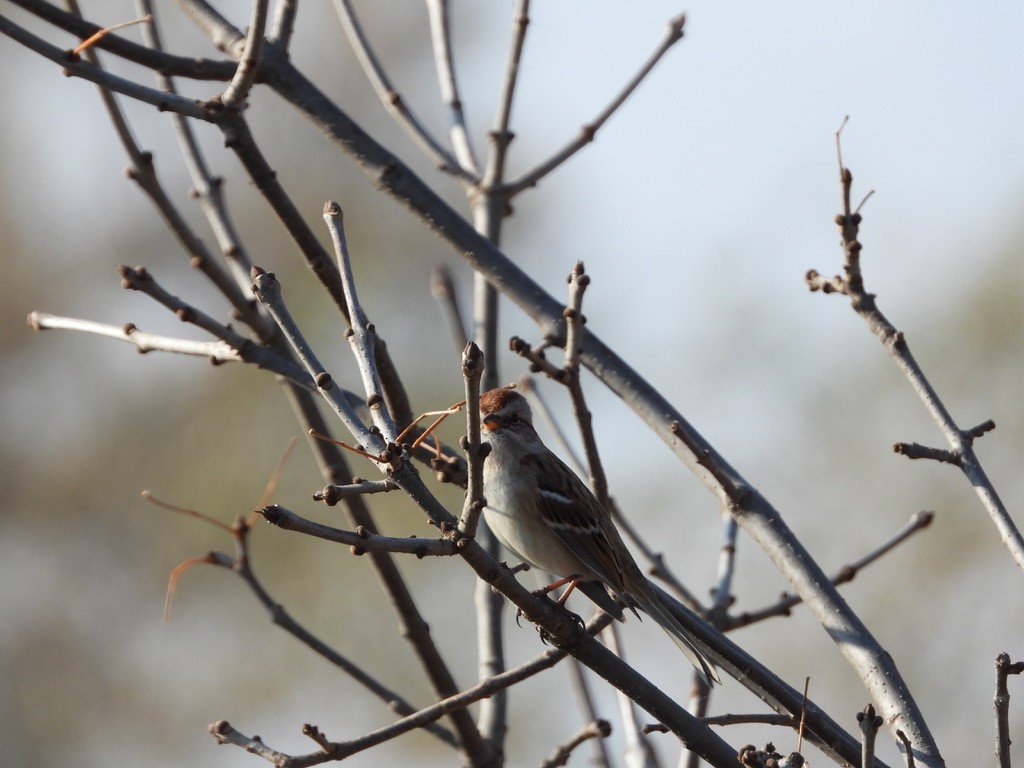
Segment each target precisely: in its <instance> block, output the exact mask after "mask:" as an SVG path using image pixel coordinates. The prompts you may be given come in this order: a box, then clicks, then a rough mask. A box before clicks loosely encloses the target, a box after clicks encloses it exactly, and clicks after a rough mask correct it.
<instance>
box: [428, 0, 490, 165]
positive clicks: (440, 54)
mask: <svg viewBox="0 0 1024 768" xmlns="http://www.w3.org/2000/svg"><path fill="white" fill-rule="evenodd" d="M448 8H449V4H448V0H427V17H428V19H429V23H430V43H431V47H432V48H433V50H434V66H435V68H436V69H437V82H438V85H439V86H440V88H441V100H442V101H443V102H444V104H445V106H447V107H448V126H449V128H448V135H449V138H450V139H451V142H452V147H453V148H454V150H455V157H456V158H457V159H458V161H459V165H460V166H461V167H462V169H463V170H464V171H466V172H467V173H468V174H470V175H471V176H473V177H476V176H479V175H480V172H479V171H478V170H477V163H476V157H475V156H474V154H473V145H472V142H470V140H469V129H468V128H467V127H466V113H465V110H464V109H463V106H462V98H461V96H460V95H459V86H458V83H457V82H456V80H455V63H454V56H453V55H452V39H451V24H450V16H449V13H448Z"/></svg>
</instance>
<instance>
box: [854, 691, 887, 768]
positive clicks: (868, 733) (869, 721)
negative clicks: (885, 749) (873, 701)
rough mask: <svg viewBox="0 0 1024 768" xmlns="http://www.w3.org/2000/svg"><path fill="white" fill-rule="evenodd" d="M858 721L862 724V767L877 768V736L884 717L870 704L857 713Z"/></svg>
mask: <svg viewBox="0 0 1024 768" xmlns="http://www.w3.org/2000/svg"><path fill="white" fill-rule="evenodd" d="M857 723H858V724H859V725H860V731H861V736H862V741H861V759H860V764H861V768H875V737H876V736H877V735H878V729H879V728H881V727H882V718H880V717H879V716H878V715H876V714H875V708H874V707H873V706H871V705H870V704H868V705H867V706H866V707H865V708H864V711H863V712H858V713H857Z"/></svg>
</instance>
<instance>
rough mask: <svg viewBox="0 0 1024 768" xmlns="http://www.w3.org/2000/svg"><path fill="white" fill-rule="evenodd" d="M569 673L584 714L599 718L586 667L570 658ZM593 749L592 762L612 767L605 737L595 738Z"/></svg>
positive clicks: (589, 717)
mask: <svg viewBox="0 0 1024 768" xmlns="http://www.w3.org/2000/svg"><path fill="white" fill-rule="evenodd" d="M569 673H570V675H571V680H572V683H573V690H574V691H575V692H576V700H577V702H578V703H579V706H580V708H581V709H582V710H583V712H584V715H585V716H586V718H587V719H588V720H590V721H594V720H598V719H599V718H598V716H597V707H596V705H595V703H594V696H593V694H592V693H591V690H590V683H589V682H588V681H587V672H586V667H584V666H583V665H582V664H580V662H579V661H577V660H576V659H570V660H569ZM592 751H593V754H592V755H591V757H590V762H591V764H592V765H593V766H595V768H611V765H612V762H611V758H610V757H609V755H608V746H607V744H605V741H604V739H595V740H594V742H593V750H592Z"/></svg>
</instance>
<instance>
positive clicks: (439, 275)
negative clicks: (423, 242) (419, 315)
mask: <svg viewBox="0 0 1024 768" xmlns="http://www.w3.org/2000/svg"><path fill="white" fill-rule="evenodd" d="M430 292H431V294H433V296H434V299H436V300H437V305H438V306H439V307H440V308H441V314H443V315H444V317H445V320H447V321H448V330H449V331H450V333H451V336H452V338H453V339H454V340H455V347H456V348H457V349H458V350H460V351H461V350H463V349H465V348H466V344H467V343H468V342H469V336H468V335H466V324H465V323H464V322H463V320H462V312H461V310H460V309H459V297H458V295H457V294H456V291H455V283H454V282H453V281H452V273H451V270H450V269H448V267H446V266H443V265H438V266H436V267H434V269H433V271H432V272H431V273H430Z"/></svg>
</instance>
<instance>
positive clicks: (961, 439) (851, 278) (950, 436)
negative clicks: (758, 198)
mask: <svg viewBox="0 0 1024 768" xmlns="http://www.w3.org/2000/svg"><path fill="white" fill-rule="evenodd" d="M845 124H846V123H845V121H844V122H843V125H844V126H845ZM841 132H842V127H840V129H839V131H837V132H836V154H837V158H838V161H839V178H840V185H841V189H842V199H843V212H842V213H840V214H838V215H837V216H836V219H835V220H836V224H837V225H838V227H839V232H840V234H841V236H842V246H843V262H844V264H843V269H844V272H845V276H844V277H838V276H837V277H835V278H832V280H831V281H823V279H822V278H821V276H820V275H819V274H818V273H817V272H815V271H814V270H811V271H810V272H808V275H807V283H808V286H809V287H810V289H811V290H812V291H815V290H824V289H825V287H826V286H828V285H831V286H833V289H834V290H837V291H838V292H840V293H844V294H846V295H847V296H849V297H850V305H851V306H852V307H853V310H854V311H855V312H856V313H857V314H858V315H860V316H861V318H863V320H864V321H865V322H866V323H867V324H868V328H870V329H871V331H872V333H874V334H875V335H876V336H878V338H879V340H880V341H881V342H882V344H883V345H884V346H885V348H886V350H888V352H889V354H890V355H891V356H892V358H893V360H894V361H895V362H896V365H897V366H898V367H899V368H900V370H901V371H903V374H904V376H906V378H907V381H908V382H909V383H910V386H911V388H913V390H914V391H915V392H916V393H917V396H918V397H919V398H920V400H921V402H922V404H923V405H924V407H925V410H927V411H928V413H929V414H930V415H931V417H932V419H933V420H934V421H935V423H936V424H937V425H938V427H939V429H940V430H941V431H942V434H943V436H944V437H945V438H946V441H947V443H948V444H949V450H948V451H941V450H938V449H935V448H927V447H925V446H920V445H917V444H909V445H908V444H906V443H898V444H897V446H896V451H897V452H898V453H903V454H905V455H907V456H908V457H909V458H915V459H920V458H929V459H933V460H936V461H942V462H946V463H949V464H956V465H958V466H959V467H960V469H961V471H963V473H964V475H965V476H966V477H967V479H968V480H969V481H970V483H971V485H972V486H973V488H974V490H975V492H976V493H977V494H978V497H979V498H980V499H981V503H982V506H983V507H984V508H985V509H986V510H987V511H988V513H989V517H990V518H991V519H992V522H993V523H994V524H995V527H996V530H997V531H998V532H999V535H1000V538H1002V541H1003V544H1004V545H1005V546H1006V548H1007V550H1009V552H1010V555H1011V556H1012V557H1013V559H1014V562H1016V563H1017V566H1018V567H1019V568H1021V569H1024V536H1022V535H1021V532H1020V530H1019V529H1018V528H1017V525H1016V524H1015V523H1014V521H1013V518H1011V517H1010V513H1009V511H1008V510H1007V508H1006V506H1005V504H1003V501H1002V499H1001V498H1000V497H999V494H998V493H997V492H996V489H995V486H994V485H993V484H992V482H991V481H990V480H989V478H988V475H987V474H986V473H985V470H984V468H983V467H982V466H981V462H980V461H979V460H978V457H977V455H976V454H975V452H974V448H973V442H974V439H975V438H976V437H978V436H979V435H981V434H984V432H986V431H988V427H987V425H988V424H989V423H990V422H986V423H985V425H986V429H983V430H981V431H980V432H979V431H977V430H978V427H975V428H974V429H969V430H964V429H961V428H960V427H959V426H958V425H957V423H956V422H955V421H954V420H953V417H952V416H951V415H950V413H949V411H948V410H947V408H946V406H945V404H944V403H943V402H942V399H941V398H940V397H939V394H938V392H936V390H935V388H934V387H933V386H932V384H931V382H930V381H929V380H928V377H927V376H925V374H924V371H923V370H922V369H921V367H920V365H918V363H917V360H916V359H915V358H914V356H913V354H911V352H910V347H909V345H908V344H907V341H906V338H905V337H904V335H903V332H902V331H899V330H897V329H896V327H895V326H894V325H893V324H892V323H891V322H890V321H889V319H888V318H887V317H886V316H885V315H884V314H882V311H881V310H880V309H879V308H878V305H877V304H876V302H875V295H874V294H873V293H868V292H867V291H866V290H865V288H864V276H863V273H862V271H861V263H860V257H861V251H862V249H863V246H862V245H861V242H860V240H859V239H858V237H859V232H860V224H861V220H862V217H861V214H860V211H859V208H858V209H857V210H853V209H852V206H851V203H850V197H851V189H852V187H853V173H852V172H851V171H850V169H849V168H847V167H846V166H845V165H843V157H842V148H841ZM865 199H866V198H865ZM992 426H994V424H993V425H992Z"/></svg>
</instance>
